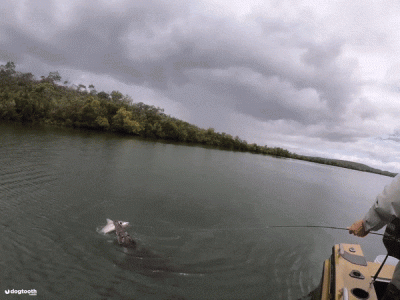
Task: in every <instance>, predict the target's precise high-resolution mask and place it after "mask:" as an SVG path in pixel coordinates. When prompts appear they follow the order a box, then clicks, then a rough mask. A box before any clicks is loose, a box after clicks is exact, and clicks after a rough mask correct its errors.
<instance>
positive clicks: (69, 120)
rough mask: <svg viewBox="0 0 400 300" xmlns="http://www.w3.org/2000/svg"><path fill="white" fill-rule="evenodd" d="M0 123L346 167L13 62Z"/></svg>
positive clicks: (2, 69)
mask: <svg viewBox="0 0 400 300" xmlns="http://www.w3.org/2000/svg"><path fill="white" fill-rule="evenodd" d="M0 120H4V121H13V122H22V123H40V124H50V125H58V126H66V127H74V128H85V129H91V130H99V131H110V132H118V133H124V134H129V135H135V136H140V137H143V138H151V139H161V140H167V141H174V142H180V143H189V144H197V145H206V146H208V147H213V148H218V149H223V150H233V151H243V152H250V153H255V154H264V155H273V156H277V157H285V158H295V159H303V160H309V161H313V162H318V163H324V164H331V165H338V164H339V166H342V167H346V164H345V162H343V161H342V162H340V163H338V162H337V161H330V160H324V161H323V162H321V159H320V158H312V157H307V156H299V155H296V154H294V153H290V152H289V151H288V150H286V149H282V148H280V147H267V146H266V145H265V146H259V145H257V144H255V143H253V144H249V143H247V142H246V141H245V140H242V139H240V138H239V137H238V136H235V137H233V136H232V135H230V134H227V133H224V132H222V133H218V132H215V130H214V129H213V128H208V129H203V128H199V127H197V126H195V125H193V124H190V123H188V122H184V121H182V120H179V119H177V118H174V117H171V116H169V115H166V114H165V113H164V109H162V108H159V107H155V106H150V105H146V104H144V103H142V102H140V103H134V102H133V100H132V99H131V98H130V97H129V96H128V95H125V96H124V95H123V94H122V93H121V92H119V91H112V92H111V93H107V92H104V91H101V92H97V91H96V89H95V87H94V86H93V85H89V87H88V88H86V86H84V85H82V84H80V85H78V86H74V85H72V86H68V81H64V82H63V83H61V76H60V74H59V73H58V72H50V73H49V75H48V76H41V78H40V79H36V78H35V76H34V75H33V74H31V73H21V72H18V71H16V70H15V64H14V63H13V62H8V63H7V64H6V65H1V66H0ZM347 167H349V168H352V169H353V168H354V165H351V164H347ZM373 170H375V169H373ZM369 171H370V170H369ZM377 171H380V170H377ZM380 172H383V171H380ZM375 173H377V172H375ZM384 173H385V172H384ZM380 174H383V173H380ZM384 175H389V176H392V174H384Z"/></svg>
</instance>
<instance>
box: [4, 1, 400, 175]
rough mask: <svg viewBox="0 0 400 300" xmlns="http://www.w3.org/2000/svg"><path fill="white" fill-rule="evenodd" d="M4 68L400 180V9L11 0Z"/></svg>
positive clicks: (368, 4)
mask: <svg viewBox="0 0 400 300" xmlns="http://www.w3.org/2000/svg"><path fill="white" fill-rule="evenodd" d="M0 11H1V18H0V64H5V63H6V62H7V61H13V62H14V63H15V65H16V69H17V71H21V72H31V73H33V74H34V75H35V76H36V77H37V78H40V76H42V75H44V76H47V75H48V74H49V72H53V71H58V72H59V73H60V75H61V76H62V81H65V80H68V81H69V82H70V84H76V85H78V84H84V85H86V86H89V85H90V84H93V85H94V86H95V88H96V90H97V91H105V92H111V91H113V90H117V91H120V92H122V93H123V94H124V95H129V96H130V97H131V98H132V99H133V102H135V103H136V102H143V103H145V104H148V105H155V106H158V107H161V108H164V109H165V113H166V114H167V115H171V116H173V117H176V118H178V119H181V120H184V121H187V122H189V123H192V124H195V125H197V126H199V127H202V128H210V127H212V128H214V129H215V130H216V131H217V132H225V133H228V134H231V135H232V136H236V135H238V136H239V137H240V138H241V139H243V140H246V141H247V142H248V143H257V144H258V145H262V146H264V145H267V146H269V147H282V148H284V149H287V150H289V151H290V152H294V153H297V154H303V155H311V156H320V157H326V158H335V159H344V160H351V161H355V162H360V163H364V164H367V165H369V166H371V167H375V168H379V169H383V170H388V171H393V172H400V101H399V99H400V98H399V96H400V2H398V1H385V0H381V1H371V0H362V1H361V0H360V1H359V0H354V1H348V0H346V1H311V0H308V1H303V0H293V1H286V0H279V1H265V0H264V1H260V0H246V1H243V0H241V1H237V0H229V1H227V0H197V1H190V0H168V1H161V0H146V1H139V0H138V1H132V0H126V1H125V0H79V1H76V0H55V1H51V0H39V1H28V0H13V1H1V3H0Z"/></svg>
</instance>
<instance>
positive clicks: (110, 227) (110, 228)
mask: <svg viewBox="0 0 400 300" xmlns="http://www.w3.org/2000/svg"><path fill="white" fill-rule="evenodd" d="M118 222H120V226H121V227H122V228H126V227H128V226H129V222H124V221H118ZM114 230H115V225H114V221H113V220H110V219H107V225H106V226H104V227H103V228H102V229H101V230H100V232H101V233H104V234H106V233H110V232H113V231H114Z"/></svg>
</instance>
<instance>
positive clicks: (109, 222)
mask: <svg viewBox="0 0 400 300" xmlns="http://www.w3.org/2000/svg"><path fill="white" fill-rule="evenodd" d="M106 220H107V224H111V223H114V221H113V220H110V219H106Z"/></svg>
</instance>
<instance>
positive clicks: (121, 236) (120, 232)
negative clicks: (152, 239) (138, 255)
mask: <svg viewBox="0 0 400 300" xmlns="http://www.w3.org/2000/svg"><path fill="white" fill-rule="evenodd" d="M114 226H115V233H116V235H117V240H118V244H120V245H121V246H123V247H127V248H133V249H135V248H136V242H135V241H134V240H133V239H132V238H131V236H130V235H129V234H128V233H127V232H126V231H125V229H124V227H123V221H114Z"/></svg>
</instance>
